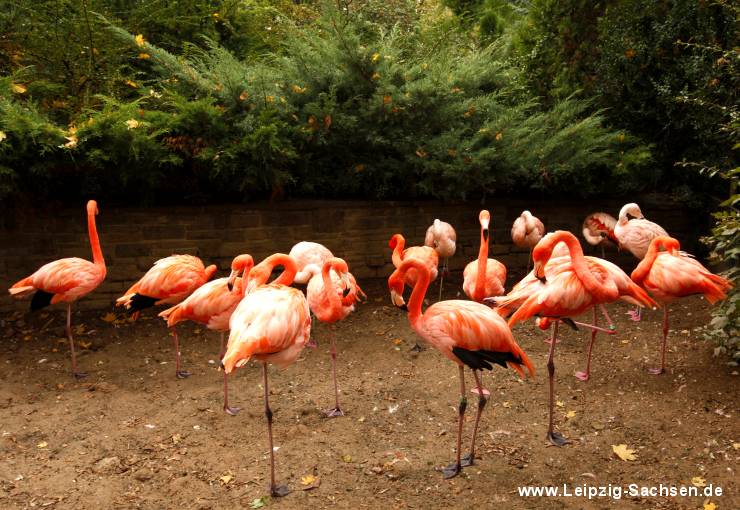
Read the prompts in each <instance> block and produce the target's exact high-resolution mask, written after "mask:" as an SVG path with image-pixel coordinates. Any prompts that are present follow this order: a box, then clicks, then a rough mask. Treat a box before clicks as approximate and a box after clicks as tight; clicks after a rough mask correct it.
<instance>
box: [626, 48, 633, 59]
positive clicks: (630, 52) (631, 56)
mask: <svg viewBox="0 0 740 510" xmlns="http://www.w3.org/2000/svg"><path fill="white" fill-rule="evenodd" d="M624 56H625V57H627V58H633V57H634V56H635V50H633V49H632V48H630V49H628V50H627V51H625V52H624Z"/></svg>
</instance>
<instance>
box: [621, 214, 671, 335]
mask: <svg viewBox="0 0 740 510" xmlns="http://www.w3.org/2000/svg"><path fill="white" fill-rule="evenodd" d="M614 235H615V237H616V238H617V241H618V243H619V247H620V248H627V249H628V250H629V251H630V253H632V255H634V256H635V257H637V258H638V259H640V260H642V259H644V258H645V254H646V253H647V251H648V248H649V247H650V241H652V240H653V239H654V238H656V237H658V236H666V237H667V236H668V232H666V231H665V229H664V228H663V227H661V226H660V225H658V224H657V223H653V222H652V221H649V220H646V219H645V216H643V215H642V211H641V210H640V206H639V205H637V204H635V203H630V204H625V205H624V206H623V207H622V209H621V210H620V211H619V219H618V220H617V224H616V225H615V226H614ZM629 316H630V318H631V319H632V320H633V321H639V320H641V319H642V308H641V307H639V306H638V307H636V308H635V309H634V310H633V311H631V312H630V313H629Z"/></svg>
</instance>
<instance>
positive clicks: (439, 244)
mask: <svg viewBox="0 0 740 510" xmlns="http://www.w3.org/2000/svg"><path fill="white" fill-rule="evenodd" d="M456 243H457V233H456V232H455V229H454V228H452V225H450V224H449V223H447V222H446V221H440V220H439V219H436V218H435V219H434V222H433V223H432V224H431V225H430V226H429V228H428V229H427V233H426V235H425V236H424V246H429V247H430V248H434V250H435V251H436V252H437V256H438V257H439V258H441V259H444V262H443V263H442V271H441V272H440V278H439V298H438V299H437V301H441V300H442V285H443V284H444V279H445V273H447V263H448V259H449V258H450V257H452V256H453V255H454V254H455V249H456Z"/></svg>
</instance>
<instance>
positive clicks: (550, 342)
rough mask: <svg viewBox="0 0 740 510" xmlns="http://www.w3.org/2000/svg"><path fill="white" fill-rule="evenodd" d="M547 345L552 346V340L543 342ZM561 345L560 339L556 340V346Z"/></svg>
mask: <svg viewBox="0 0 740 510" xmlns="http://www.w3.org/2000/svg"><path fill="white" fill-rule="evenodd" d="M543 342H545V343H546V344H548V345H550V344H552V339H551V338H548V339H547V340H543ZM559 343H560V339H557V340H555V345H558V344H559Z"/></svg>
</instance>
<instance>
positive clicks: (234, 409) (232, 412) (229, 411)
mask: <svg viewBox="0 0 740 510" xmlns="http://www.w3.org/2000/svg"><path fill="white" fill-rule="evenodd" d="M241 410H242V408H241V407H236V406H224V412H225V413H226V414H228V415H230V416H236V415H237V414H239V411H241Z"/></svg>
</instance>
